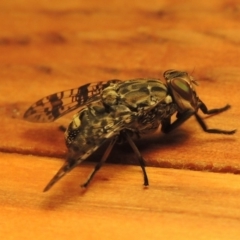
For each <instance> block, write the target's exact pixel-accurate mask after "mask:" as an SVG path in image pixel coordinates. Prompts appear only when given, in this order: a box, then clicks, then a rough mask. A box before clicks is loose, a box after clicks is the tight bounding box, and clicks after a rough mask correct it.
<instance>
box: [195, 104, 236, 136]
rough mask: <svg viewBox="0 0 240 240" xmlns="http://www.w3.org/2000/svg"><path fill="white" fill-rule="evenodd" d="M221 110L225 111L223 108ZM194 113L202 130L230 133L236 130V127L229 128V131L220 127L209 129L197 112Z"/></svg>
mask: <svg viewBox="0 0 240 240" xmlns="http://www.w3.org/2000/svg"><path fill="white" fill-rule="evenodd" d="M212 110H218V109H212ZM223 111H225V110H223ZM194 115H195V117H196V119H197V121H198V123H199V125H200V126H201V127H202V130H203V131H204V132H207V133H217V134H228V135H231V134H234V133H235V132H236V131H237V130H236V129H234V130H230V131H228V130H222V129H216V128H212V129H209V128H208V127H207V125H206V123H205V122H204V121H203V119H202V118H201V117H200V116H199V115H198V114H197V113H195V114H194Z"/></svg>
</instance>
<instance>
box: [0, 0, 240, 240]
mask: <svg viewBox="0 0 240 240" xmlns="http://www.w3.org/2000/svg"><path fill="white" fill-rule="evenodd" d="M0 9H1V11H0V125H1V133H0V140H1V141H0V162H1V171H0V179H1V183H0V223H1V225H0V237H1V239H23V238H24V239H46V238H47V239H52V238H59V239H70V238H71V239H79V238H81V239H96V238H97V239H113V238H115V239H120V238H121V239H132V238H136V239H159V238H161V239H239V237H240V228H239V226H240V210H239V209H240V203H239V202H240V201H239V197H240V196H239V195H240V176H239V175H238V174H239V173H240V160H239V153H240V150H239V135H238V132H237V133H236V134H235V135H233V136H223V135H209V134H206V133H204V132H202V130H201V129H200V127H199V126H198V125H197V123H196V121H195V119H194V118H193V119H190V120H189V121H187V122H186V123H185V124H184V125H183V126H181V128H179V129H177V130H176V131H174V132H173V133H171V134H169V135H163V134H155V135H154V136H148V137H147V139H146V138H145V139H141V140H139V141H138V142H137V145H138V147H139V149H140V151H141V153H142V154H143V156H144V158H145V159H146V162H147V165H148V166H149V167H147V171H148V175H149V179H150V187H149V188H148V189H144V188H143V187H142V181H143V179H142V175H141V170H140V168H139V167H138V166H133V164H136V161H135V159H134V155H133V154H132V152H131V150H130V149H129V147H128V146H125V145H124V146H117V147H116V148H115V149H114V151H113V152H112V154H111V156H110V159H109V160H108V162H109V164H106V165H104V167H103V168H102V169H101V171H100V172H99V173H98V174H97V175H96V177H95V179H94V181H93V182H92V184H91V185H90V187H89V189H88V190H87V191H85V192H83V190H81V189H80V188H79V184H80V183H82V182H83V181H84V179H85V178H86V177H87V175H88V173H89V172H90V171H91V169H92V168H93V166H94V165H93V164H92V163H86V164H83V165H82V166H80V167H78V168H76V169H75V170H74V171H72V172H71V173H69V174H68V175H67V176H66V177H65V178H64V179H62V180H61V181H60V182H59V183H58V184H56V186H54V188H53V189H51V190H50V191H49V192H47V193H44V194H43V193H42V189H43V187H44V186H45V184H46V183H47V182H48V181H49V180H50V178H51V177H52V176H53V174H54V173H55V172H56V171H57V170H58V168H59V167H60V166H61V165H62V162H63V159H64V156H65V154H66V147H65V144H64V137H63V134H62V133H61V132H60V131H59V130H58V127H59V126H60V125H65V126H66V125H67V124H68V123H69V121H70V119H71V116H72V115H73V114H74V113H72V114H70V116H66V117H63V118H61V119H59V120H58V121H57V122H54V123H51V124H33V123H29V122H25V121H23V120H22V115H23V113H24V111H25V110H26V109H27V108H28V107H29V106H30V105H31V104H32V103H33V102H35V101H36V100H38V99H40V98H42V97H43V96H46V95H49V94H51V93H54V92H57V91H61V90H64V89H69V88H73V87H78V86H80V85H82V84H84V83H87V82H94V81H100V80H107V79H113V78H118V79H123V80H126V79H131V78H137V77H156V78H162V73H163V72H164V71H165V70H167V69H179V70H185V71H188V72H190V73H192V75H193V76H194V77H195V78H196V79H197V80H198V82H199V85H200V86H199V87H198V88H197V90H198V94H199V96H200V98H201V99H202V100H203V101H204V102H205V103H206V104H207V105H208V107H209V108H213V107H221V106H224V105H225V104H226V103H229V104H231V105H232V108H231V109H230V110H228V111H227V112H225V113H222V114H220V115H217V116H214V117H205V121H206V122H207V124H208V125H209V126H210V127H215V128H222V129H236V128H239V116H240V110H239V104H240V100H239V89H240V80H239V79H240V62H239V56H240V48H239V46H240V29H239V28H240V23H239V22H240V5H239V3H238V1H237V0H235V1H234V0H232V1H230V0H228V1H227V0H226V1H217V0H215V1H213V0H212V1H207V2H206V1H201V2H199V1H177V0H170V1H163V0H158V1H154V0H149V1H143V0H141V1H137V2H131V1H126V0H123V1H112V3H110V2H109V1H97V0H89V1H86V2H79V1H76V0H69V1H62V2H59V1H51V2H49V1H39V2H36V1H31V0H16V1H14V3H12V2H11V1H7V0H2V1H1V2H0ZM103 151H104V147H103V148H102V149H100V150H99V151H98V152H97V153H96V154H94V155H93V156H92V157H91V158H90V160H92V161H97V160H98V159H99V157H100V156H101V154H102V153H103ZM112 163H115V164H112ZM160 167H163V168H164V169H163V168H160ZM186 169H190V170H191V171H190V170H186ZM192 170H197V171H192Z"/></svg>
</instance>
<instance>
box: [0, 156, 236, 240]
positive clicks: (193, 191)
mask: <svg viewBox="0 0 240 240" xmlns="http://www.w3.org/2000/svg"><path fill="white" fill-rule="evenodd" d="M0 157H1V159H3V158H4V159H5V161H3V162H2V169H4V171H1V173H0V174H1V175H0V177H1V195H0V202H1V206H2V207H1V215H0V220H1V233H0V236H4V237H5V238H7V239H21V238H26V239H32V238H33V237H35V238H36V239H43V238H45V237H48V238H60V239H62V238H63V239H65V238H66V239H69V238H70V239H78V238H80V237H81V239H89V238H93V239H95V238H100V239H110V238H112V237H114V238H116V239H123V238H127V239H131V238H135V237H137V238H139V239H146V238H148V239H149V238H151V239H158V238H161V237H163V236H164V238H167V239H189V238H196V239H206V238H211V239H228V238H229V239H235V238H236V236H239V234H240V229H239V219H240V202H239V197H240V178H239V177H238V176H237V175H232V174H217V173H206V172H205V173H203V172H196V171H187V170H168V169H161V168H151V167H149V168H147V171H148V174H149V177H150V186H149V188H144V187H143V186H142V181H143V179H142V173H141V170H140V168H139V167H135V166H127V165H105V166H104V167H103V168H102V169H101V171H100V172H99V173H98V174H97V175H96V177H95V179H94V180H93V182H92V184H91V185H90V187H89V189H88V190H86V191H84V190H81V189H80V187H79V184H80V183H81V182H83V181H84V179H85V178H86V177H87V175H88V174H89V172H90V171H91V169H92V167H93V165H92V164H87V165H86V164H83V165H82V166H81V167H79V168H76V169H75V170H74V171H72V172H71V173H70V174H69V175H68V176H66V177H65V179H63V180H62V181H61V182H59V183H58V184H57V185H56V186H55V187H54V188H53V189H52V190H51V191H49V192H47V193H42V192H41V190H42V189H43V187H44V184H46V183H47V181H48V180H49V179H50V178H51V176H52V174H53V173H54V172H55V171H56V169H57V168H59V167H60V165H61V164H62V163H61V162H60V161H58V160H57V159H53V158H42V157H34V156H23V155H16V154H0ZM9 164H11V168H10V167H9ZM20 166H21V167H20ZM8 237H9V238H8Z"/></svg>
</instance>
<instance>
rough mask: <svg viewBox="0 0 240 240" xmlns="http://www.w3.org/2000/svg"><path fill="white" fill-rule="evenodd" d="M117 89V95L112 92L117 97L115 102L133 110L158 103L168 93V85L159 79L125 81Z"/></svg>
mask: <svg viewBox="0 0 240 240" xmlns="http://www.w3.org/2000/svg"><path fill="white" fill-rule="evenodd" d="M115 91H116V93H117V95H114V93H113V92H111V94H112V96H113V98H114V97H115V102H118V104H122V105H125V106H127V107H128V108H130V109H131V110H137V109H138V108H141V107H150V106H153V105H156V104H157V103H158V102H160V101H162V100H163V99H164V98H165V97H166V95H167V87H166V86H165V85H164V84H163V83H162V82H161V81H160V80H158V79H134V80H129V81H125V82H123V83H120V84H118V85H117V86H116V90H115ZM113 102H114V101H113Z"/></svg>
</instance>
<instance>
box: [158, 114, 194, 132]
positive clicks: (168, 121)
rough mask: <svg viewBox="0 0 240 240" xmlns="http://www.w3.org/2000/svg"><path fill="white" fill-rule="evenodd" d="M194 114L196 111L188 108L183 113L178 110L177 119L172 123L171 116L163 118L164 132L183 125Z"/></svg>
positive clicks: (162, 129)
mask: <svg viewBox="0 0 240 240" xmlns="http://www.w3.org/2000/svg"><path fill="white" fill-rule="evenodd" d="M193 114H194V112H193V111H192V110H188V111H186V112H184V113H181V114H180V113H179V112H178V114H177V119H176V120H175V121H174V122H173V123H171V117H168V118H165V119H163V120H162V121H161V124H162V128H161V131H162V132H163V133H169V132H171V131H173V130H174V129H176V128H178V127H179V126H180V125H182V124H183V123H184V122H185V121H187V120H188V119H189V118H190V117H191V116H192V115H193Z"/></svg>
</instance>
